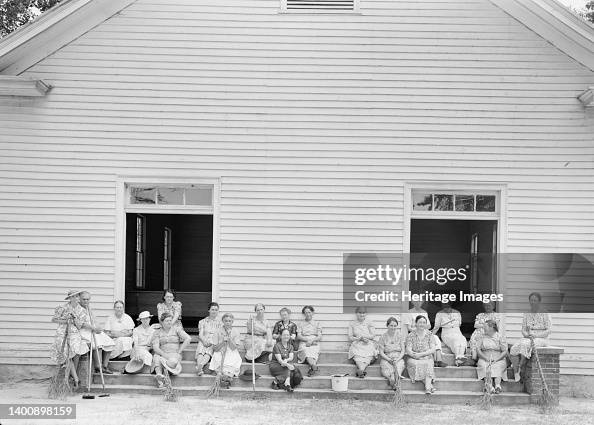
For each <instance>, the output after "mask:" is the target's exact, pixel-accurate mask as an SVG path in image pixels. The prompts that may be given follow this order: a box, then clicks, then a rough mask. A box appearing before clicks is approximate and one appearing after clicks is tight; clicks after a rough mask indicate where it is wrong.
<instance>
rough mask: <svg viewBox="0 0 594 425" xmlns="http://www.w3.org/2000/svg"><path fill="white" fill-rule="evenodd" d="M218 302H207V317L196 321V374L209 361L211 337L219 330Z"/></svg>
mask: <svg viewBox="0 0 594 425" xmlns="http://www.w3.org/2000/svg"><path fill="white" fill-rule="evenodd" d="M218 315H219V304H217V303H215V302H211V303H210V304H208V317H205V318H204V319H202V320H201V321H199V322H198V346H197V347H196V371H197V373H198V376H201V375H202V374H203V373H204V372H203V371H202V369H204V366H205V365H206V364H207V363H208V362H209V361H210V359H211V357H212V355H213V353H214V349H213V346H214V345H213V342H212V341H213V338H214V336H215V335H216V334H217V333H218V332H219V330H220V329H221V327H222V326H223V323H222V322H221V320H220V319H219V318H218Z"/></svg>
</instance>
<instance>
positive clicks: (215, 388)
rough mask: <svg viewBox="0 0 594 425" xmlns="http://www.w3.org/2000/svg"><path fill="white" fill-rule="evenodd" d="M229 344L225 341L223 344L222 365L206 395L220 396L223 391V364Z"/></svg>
mask: <svg viewBox="0 0 594 425" xmlns="http://www.w3.org/2000/svg"><path fill="white" fill-rule="evenodd" d="M225 332H226V333H227V336H229V332H227V330H226V329H225ZM228 347H229V345H228V344H227V343H226V342H225V343H224V346H223V352H222V354H221V365H220V366H219V370H218V371H217V376H216V377H215V380H214V382H213V384H212V386H211V387H210V389H209V390H208V394H207V395H206V396H207V397H208V398H210V397H218V396H219V393H220V391H221V381H222V380H223V365H224V364H225V355H226V354H227V348H228Z"/></svg>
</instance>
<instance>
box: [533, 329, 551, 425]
mask: <svg viewBox="0 0 594 425" xmlns="http://www.w3.org/2000/svg"><path fill="white" fill-rule="evenodd" d="M530 346H531V347H532V355H533V356H534V358H535V359H536V367H537V369H538V374H539V376H540V380H541V381H542V393H541V394H540V396H539V398H538V405H539V406H540V409H541V411H542V413H549V412H551V411H552V410H553V409H554V408H555V407H556V406H557V404H558V400H557V397H556V396H555V395H554V394H553V393H552V392H551V390H549V386H548V385H547V381H546V380H545V376H544V372H543V371H542V366H541V364H540V358H539V357H538V351H537V350H536V344H534V338H531V339H530Z"/></svg>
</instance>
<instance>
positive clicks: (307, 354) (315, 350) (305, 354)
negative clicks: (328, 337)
mask: <svg viewBox="0 0 594 425" xmlns="http://www.w3.org/2000/svg"><path fill="white" fill-rule="evenodd" d="M314 311H315V310H314V308H313V306H311V305H306V306H305V307H303V308H302V309H301V313H302V314H303V317H304V320H303V321H302V322H300V323H299V325H298V326H297V342H298V343H299V346H298V351H297V359H298V361H299V363H307V364H308V365H309V371H308V372H307V376H314V375H315V374H316V373H318V372H319V367H318V365H317V363H318V357H319V356H320V341H321V340H322V327H321V326H320V324H319V323H318V322H317V321H315V320H314V319H313V315H314Z"/></svg>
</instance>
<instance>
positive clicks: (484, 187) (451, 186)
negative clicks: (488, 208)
mask: <svg viewBox="0 0 594 425" xmlns="http://www.w3.org/2000/svg"><path fill="white" fill-rule="evenodd" d="M419 189H420V190H443V191H444V192H446V191H473V192H476V191H489V192H497V194H498V205H497V207H496V211H497V212H498V214H497V215H481V214H476V215H473V214H471V213H465V214H459V215H457V214H452V213H449V212H447V211H446V212H434V213H433V214H419V215H415V216H414V217H413V214H412V207H413V205H412V204H413V202H412V192H413V190H419ZM403 208H404V222H403V227H402V252H403V253H410V228H411V220H412V219H413V218H414V219H415V220H416V219H421V220H422V219H426V220H430V219H440V220H490V221H497V254H504V253H506V252H507V184H505V183H499V184H494V183H464V182H443V181H418V182H405V183H404V203H403ZM496 258H497V279H496V284H497V291H498V292H499V293H504V292H505V290H506V288H505V281H506V279H501V276H505V274H504V273H505V267H506V265H505V256H500V255H497V257H496Z"/></svg>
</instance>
